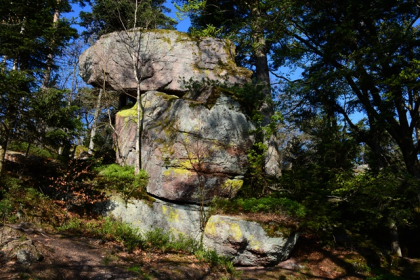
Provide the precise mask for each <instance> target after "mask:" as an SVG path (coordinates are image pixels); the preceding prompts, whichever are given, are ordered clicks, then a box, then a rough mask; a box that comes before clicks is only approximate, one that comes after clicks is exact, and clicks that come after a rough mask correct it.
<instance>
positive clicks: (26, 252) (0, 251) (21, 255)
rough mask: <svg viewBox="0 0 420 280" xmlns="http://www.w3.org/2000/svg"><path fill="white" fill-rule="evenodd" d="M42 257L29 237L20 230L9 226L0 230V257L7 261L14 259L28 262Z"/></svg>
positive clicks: (39, 259) (36, 260)
mask: <svg viewBox="0 0 420 280" xmlns="http://www.w3.org/2000/svg"><path fill="white" fill-rule="evenodd" d="M43 258H44V257H43V256H42V254H41V253H40V252H39V250H38V249H37V248H36V246H35V245H34V243H33V241H32V240H31V239H30V238H27V237H25V235H24V233H23V232H22V231H19V230H16V229H14V228H11V227H9V226H6V227H4V226H3V227H2V228H1V231H0V259H3V261H5V262H8V261H10V260H16V261H17V262H19V263H25V264H30V263H34V262H38V261H41V260H42V259H43Z"/></svg>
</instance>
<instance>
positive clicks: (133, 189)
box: [97, 164, 149, 201]
mask: <svg viewBox="0 0 420 280" xmlns="http://www.w3.org/2000/svg"><path fill="white" fill-rule="evenodd" d="M97 171H100V172H99V175H101V176H102V177H103V180H104V181H105V183H106V184H107V186H108V188H110V189H111V190H115V191H117V192H119V193H121V194H122V196H123V198H124V199H125V200H126V201H127V200H128V199H130V198H131V197H135V198H141V197H142V196H144V195H145V188H146V186H147V184H148V182H149V176H148V175H147V172H146V171H145V170H143V169H140V172H139V174H137V175H134V167H132V166H120V165H119V164H110V165H106V166H101V167H99V168H97Z"/></svg>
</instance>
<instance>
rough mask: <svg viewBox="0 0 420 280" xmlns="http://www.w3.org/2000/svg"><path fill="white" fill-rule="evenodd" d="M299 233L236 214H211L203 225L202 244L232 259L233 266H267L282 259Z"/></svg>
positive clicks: (286, 255)
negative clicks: (247, 219)
mask: <svg viewBox="0 0 420 280" xmlns="http://www.w3.org/2000/svg"><path fill="white" fill-rule="evenodd" d="M264 227H267V229H264ZM268 232H270V235H272V236H269V233H268ZM298 236H299V234H298V233H297V232H295V231H293V229H291V228H288V227H284V226H282V225H275V226H270V225H260V224H259V223H257V222H252V221H245V220H242V219H241V218H239V217H229V216H221V215H214V216H211V217H210V219H209V220H208V222H207V224H206V227H205V230H204V238H203V244H204V246H205V247H207V248H212V249H214V250H215V251H216V252H217V253H219V254H221V255H225V256H228V257H231V258H233V263H234V264H236V265H240V266H260V265H262V266H268V265H275V264H278V263H279V262H280V261H282V260H285V259H286V258H287V257H288V256H289V253H290V251H291V250H292V248H293V246H294V245H295V244H296V241H297V239H298Z"/></svg>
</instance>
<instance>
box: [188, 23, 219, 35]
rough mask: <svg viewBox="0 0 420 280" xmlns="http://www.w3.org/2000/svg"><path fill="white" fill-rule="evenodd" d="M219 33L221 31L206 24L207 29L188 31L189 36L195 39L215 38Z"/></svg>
mask: <svg viewBox="0 0 420 280" xmlns="http://www.w3.org/2000/svg"><path fill="white" fill-rule="evenodd" d="M220 31H221V29H217V28H216V27H214V26H213V25H211V24H208V25H207V28H205V29H200V30H198V29H195V28H192V29H191V30H190V34H191V35H192V36H196V37H217V35H218V34H219V33H220Z"/></svg>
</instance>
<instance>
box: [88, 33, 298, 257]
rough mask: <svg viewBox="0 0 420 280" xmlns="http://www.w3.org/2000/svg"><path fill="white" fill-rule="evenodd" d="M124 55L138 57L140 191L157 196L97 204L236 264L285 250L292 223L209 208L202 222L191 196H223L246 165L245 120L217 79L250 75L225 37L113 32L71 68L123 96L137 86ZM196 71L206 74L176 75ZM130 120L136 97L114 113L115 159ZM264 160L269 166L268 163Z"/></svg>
mask: <svg viewBox="0 0 420 280" xmlns="http://www.w3.org/2000/svg"><path fill="white" fill-rule="evenodd" d="M128 36H131V38H137V41H133V40H131V39H128ZM138 40H141V46H140V48H139V49H138V50H139V52H138V53H136V52H133V50H134V49H136V48H137V47H139V45H138V43H139V41H138ZM133 58H134V60H133ZM133 61H134V63H140V64H137V66H139V67H138V68H137V69H138V70H140V71H141V75H140V76H139V77H137V78H139V80H141V84H140V89H141V91H142V93H143V94H142V98H141V108H142V111H141V118H140V121H141V127H142V128H143V129H142V131H141V159H142V168H144V169H145V170H146V171H147V173H148V174H149V177H150V178H149V184H148V186H147V192H148V193H149V194H151V195H153V196H154V197H155V198H157V199H156V200H154V201H153V202H150V201H144V200H141V201H130V202H129V203H128V204H127V203H125V202H122V201H121V200H118V199H117V198H113V199H112V200H111V201H110V202H109V204H108V205H107V207H106V209H103V211H102V213H103V214H105V215H113V216H115V217H118V218H120V219H122V220H123V221H126V222H130V223H132V224H133V225H135V226H136V227H139V228H140V229H141V230H143V231H147V230H150V229H151V227H159V228H162V229H165V230H171V231H172V232H174V233H176V234H177V233H183V234H186V235H189V236H191V237H193V238H196V239H197V240H200V241H203V243H204V245H205V246H207V247H208V248H210V249H214V250H216V251H217V252H218V253H220V254H224V255H227V256H230V257H232V258H233V260H234V263H235V264H239V265H272V264H275V263H277V262H279V261H280V260H282V259H284V258H286V257H287V255H288V253H289V252H290V250H291V248H292V247H293V245H294V244H295V242H296V238H297V234H296V233H295V232H294V231H287V230H283V231H281V232H282V233H281V234H280V235H279V236H272V237H270V236H269V235H268V234H267V233H266V231H265V230H264V228H263V227H262V226H261V225H259V224H257V223H254V222H250V221H244V220H241V219H240V218H232V217H225V216H214V217H210V220H209V221H208V223H207V224H205V223H204V222H205V219H203V215H204V214H206V215H208V213H207V212H206V210H205V208H202V207H198V206H194V205H193V204H196V205H197V204H198V205H203V203H204V204H205V203H207V202H209V201H210V200H211V199H213V198H215V197H222V198H228V199H229V198H233V197H234V196H235V195H236V193H237V192H238V191H239V189H240V188H241V187H242V184H243V178H244V175H245V173H246V171H247V168H248V158H247V150H248V149H249V148H250V147H251V146H252V145H253V143H254V139H253V136H252V133H251V131H252V130H254V129H255V127H254V124H253V123H252V122H251V121H250V119H249V117H248V116H247V115H246V114H245V113H244V112H243V110H242V108H241V105H240V103H239V102H238V101H237V100H236V98H235V96H233V95H232V93H230V92H228V91H226V90H223V89H221V88H220V87H218V86H217V84H218V83H228V84H241V83H244V82H247V81H249V80H250V75H251V72H250V71H249V70H246V69H243V68H240V67H237V66H236V65H235V63H234V47H233V45H232V44H231V43H230V42H229V41H226V40H219V39H211V38H202V39H198V38H192V37H190V36H188V35H187V34H184V33H180V32H176V31H165V30H155V31H148V32H142V31H130V32H128V33H123V32H121V33H118V32H114V33H111V34H109V35H105V36H103V37H102V38H101V39H100V40H99V41H98V42H97V43H96V44H95V45H93V46H92V47H91V48H89V49H88V50H86V51H85V52H84V53H83V55H82V56H81V57H80V73H81V75H82V77H83V78H84V79H85V81H86V82H88V83H90V84H92V85H94V86H103V85H105V86H106V87H107V88H108V89H112V90H117V91H119V92H121V93H122V94H124V95H127V94H128V95H130V94H132V93H133V91H135V90H136V87H137V82H136V77H135V76H134V72H135V71H134V68H133V65H134V64H133ZM202 79H206V80H208V81H209V80H210V81H215V82H216V83H210V84H211V86H204V87H203V86H202V85H200V86H199V87H190V86H187V85H188V83H187V84H186V83H185V81H189V80H193V81H201V80H202ZM136 122H137V105H136V104H135V105H134V106H133V107H132V108H125V109H123V110H120V112H119V113H118V114H117V115H116V118H115V136H114V140H115V143H116V147H117V161H118V162H119V163H120V164H122V165H134V163H135V160H136V153H135V147H136V138H137V135H138V134H139V133H138V131H137V123H136ZM269 164H270V166H268V168H267V170H271V171H272V170H273V169H272V168H271V167H272V166H271V165H273V162H270V163H269ZM160 199H161V200H160ZM164 201H166V202H164ZM168 201H170V202H168ZM180 203H182V204H185V205H180ZM205 212H206V213H205ZM232 230H234V231H233V232H232Z"/></svg>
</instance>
